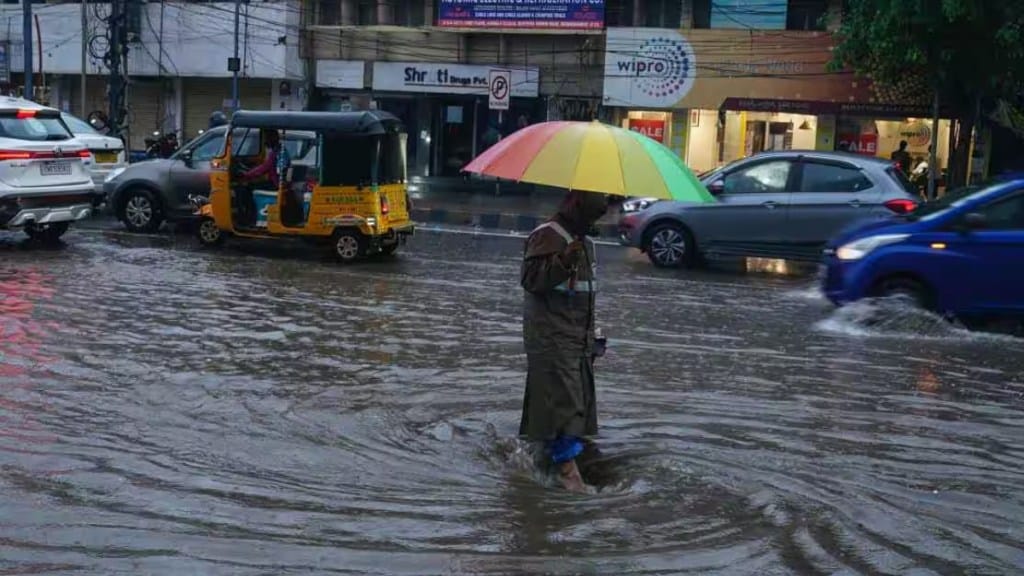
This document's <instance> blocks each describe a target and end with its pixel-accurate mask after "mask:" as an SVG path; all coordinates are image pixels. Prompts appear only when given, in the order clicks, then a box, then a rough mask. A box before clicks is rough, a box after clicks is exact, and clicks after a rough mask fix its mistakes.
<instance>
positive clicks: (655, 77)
mask: <svg viewBox="0 0 1024 576" xmlns="http://www.w3.org/2000/svg"><path fill="white" fill-rule="evenodd" d="M613 34H614V36H613ZM609 35H610V36H611V37H610V38H609V40H608V54H607V55H606V60H605V61H606V62H607V64H606V68H605V92H606V96H612V97H613V98H615V99H621V100H624V101H626V102H629V103H631V104H635V105H640V106H654V107H672V106H674V105H675V104H676V103H677V102H679V100H681V99H682V98H683V97H684V96H686V94H687V93H688V92H689V91H690V88H691V87H692V85H693V82H694V80H695V79H696V70H697V62H696V57H695V56H694V53H693V48H691V47H690V43H689V42H687V41H686V39H685V38H683V36H682V35H681V34H679V33H678V32H676V31H675V30H658V29H649V28H648V29H643V28H632V29H626V30H624V31H623V33H619V34H615V33H614V32H613V31H611V30H610V31H609ZM608 76H613V78H609V77H608ZM623 83H628V84H626V85H623ZM620 91H624V92H626V94H623V96H621V97H620V96H619V95H618V94H617V92H620Z"/></svg>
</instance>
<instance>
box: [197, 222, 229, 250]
mask: <svg viewBox="0 0 1024 576" xmlns="http://www.w3.org/2000/svg"><path fill="white" fill-rule="evenodd" d="M196 235H197V236H198V237H199V243H200V244H202V245H203V246H207V247H211V248H213V247H216V246H220V245H221V244H223V243H224V240H225V236H224V231H223V230H221V229H220V228H218V227H217V222H216V221H214V219H213V218H210V217H209V216H204V217H203V218H202V219H201V220H199V226H197V227H196Z"/></svg>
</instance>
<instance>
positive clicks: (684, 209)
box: [619, 150, 916, 267]
mask: <svg viewBox="0 0 1024 576" xmlns="http://www.w3.org/2000/svg"><path fill="white" fill-rule="evenodd" d="M701 182H702V183H703V184H704V185H705V186H706V187H707V188H708V190H709V191H710V192H711V193H712V194H713V195H714V196H715V198H716V199H717V200H718V201H717V202H714V203H711V204H695V203H687V202H670V201H663V202H657V201H654V202H652V201H650V200H649V199H644V198H638V199H634V200H630V201H629V202H626V204H625V206H624V210H625V211H626V212H627V213H626V214H625V215H624V216H623V217H622V219H621V220H620V221H619V229H620V233H621V242H622V244H625V245H627V246H633V247H635V248H639V249H641V250H642V251H644V252H646V253H647V256H648V258H650V260H651V262H653V263H654V264H655V265H656V266H664V267H671V266H682V265H687V264H692V263H694V262H696V261H697V260H698V259H699V258H700V257H701V256H708V257H736V256H740V257H746V256H755V257H757V256H760V257H767V258H782V259H791V260H812V261H816V260H820V259H821V249H822V247H823V246H824V245H825V243H826V242H827V241H828V240H829V239H830V238H831V237H832V236H833V235H835V234H836V233H838V232H840V231H841V230H842V229H844V228H846V227H847V226H850V225H851V224H853V223H854V222H857V221H859V220H865V219H877V218H888V217H891V216H892V215H894V214H900V213H906V212H909V211H910V210H912V209H913V208H914V207H915V205H916V196H915V194H914V188H913V185H912V184H910V182H909V181H908V180H907V179H906V177H905V176H904V175H903V173H902V172H901V171H900V170H899V169H898V168H897V167H895V166H894V165H893V163H892V162H891V161H887V160H882V159H880V158H873V157H868V156H860V155H856V154H849V153H844V152H815V151H797V150H790V151H785V152H765V153H761V154H756V155H754V156H751V157H749V158H745V159H743V160H738V161H736V162H733V163H731V164H729V165H727V166H724V167H722V168H719V169H718V170H715V171H712V172H710V173H708V174H704V175H702V176H701ZM631 208H633V209H634V210H631Z"/></svg>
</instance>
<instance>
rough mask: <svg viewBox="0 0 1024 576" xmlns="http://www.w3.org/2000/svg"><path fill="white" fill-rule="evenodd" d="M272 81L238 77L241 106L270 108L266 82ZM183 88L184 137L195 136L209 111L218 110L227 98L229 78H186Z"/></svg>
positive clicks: (251, 108) (206, 119) (229, 94)
mask: <svg viewBox="0 0 1024 576" xmlns="http://www.w3.org/2000/svg"><path fill="white" fill-rule="evenodd" d="M271 84H272V82H271V81H270V80H266V79H259V78H240V79H239V80H238V98H239V100H240V101H241V105H242V108H245V109H249V110H267V109H269V108H270V86H271ZM182 89H183V90H184V92H185V94H184V117H185V123H184V129H185V139H186V140H189V139H191V138H195V137H196V135H197V134H199V131H200V130H206V128H207V126H209V123H210V114H212V113H213V112H214V111H215V110H220V111H222V112H224V111H226V110H225V108H224V101H225V100H230V99H231V78H186V79H185V80H184V81H183V82H182Z"/></svg>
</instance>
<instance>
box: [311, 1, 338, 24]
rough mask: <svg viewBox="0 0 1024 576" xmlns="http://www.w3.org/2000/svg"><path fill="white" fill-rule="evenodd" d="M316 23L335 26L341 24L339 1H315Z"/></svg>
mask: <svg viewBox="0 0 1024 576" xmlns="http://www.w3.org/2000/svg"><path fill="white" fill-rule="evenodd" d="M316 13H317V24H320V25H321V26H337V25H339V24H341V1H340V0H320V1H319V2H317V10H316Z"/></svg>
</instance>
